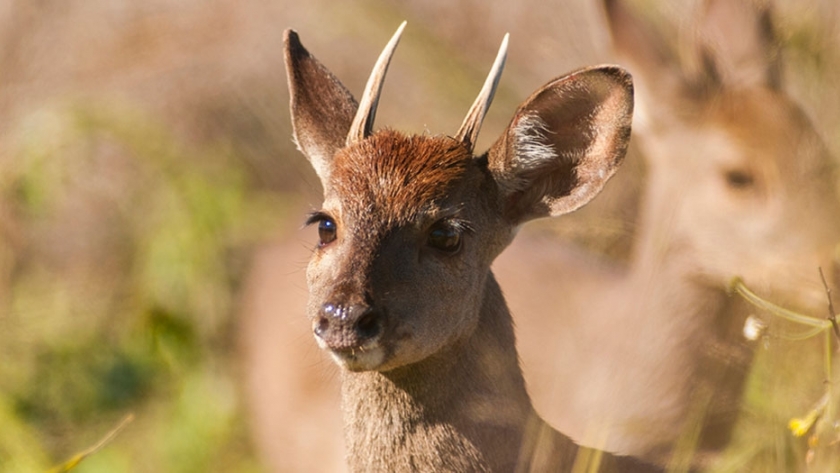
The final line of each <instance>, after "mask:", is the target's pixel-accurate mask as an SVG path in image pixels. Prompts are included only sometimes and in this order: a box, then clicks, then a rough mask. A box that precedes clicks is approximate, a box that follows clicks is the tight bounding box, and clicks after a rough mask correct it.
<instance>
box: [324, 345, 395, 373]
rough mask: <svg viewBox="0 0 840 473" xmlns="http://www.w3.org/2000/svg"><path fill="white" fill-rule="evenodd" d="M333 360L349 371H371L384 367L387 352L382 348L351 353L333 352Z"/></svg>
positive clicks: (331, 353)
mask: <svg viewBox="0 0 840 473" xmlns="http://www.w3.org/2000/svg"><path fill="white" fill-rule="evenodd" d="M330 355H331V356H332V358H333V360H335V362H336V363H337V364H338V365H339V366H341V367H342V368H344V369H346V370H348V371H371V370H375V369H377V368H378V367H380V366H382V363H383V362H384V361H385V352H384V351H383V350H382V348H381V347H378V346H377V347H371V348H365V349H359V350H354V351H352V352H350V353H348V352H341V353H336V352H333V351H331V352H330Z"/></svg>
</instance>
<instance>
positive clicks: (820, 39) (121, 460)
mask: <svg viewBox="0 0 840 473" xmlns="http://www.w3.org/2000/svg"><path fill="white" fill-rule="evenodd" d="M645 2H647V3H653V2H652V1H650V0H641V1H640V3H642V4H644V3H645ZM106 3H108V5H107V6H106V5H105V4H106ZM200 3H201V2H198V1H196V0H190V1H187V0H185V1H182V2H171V1H166V0H155V1H150V2H134V3H132V2H130V1H127V0H125V1H113V2H110V3H109V2H76V3H75V4H74V3H73V2H62V1H50V0H46V1H41V2H29V0H12V1H10V2H7V4H8V5H10V6H9V8H5V7H6V6H7V4H4V3H2V2H0V121H2V124H3V126H2V129H0V473H4V472H45V471H48V470H49V469H50V468H52V467H55V466H57V465H60V464H62V463H63V462H65V461H67V460H68V459H71V458H73V457H74V455H76V454H78V453H79V452H83V451H85V450H86V449H88V448H90V447H91V446H93V445H96V444H97V442H99V440H100V439H102V438H103V437H104V436H105V435H106V434H107V433H108V432H110V431H111V430H112V429H114V427H115V426H117V425H118V424H119V423H120V421H121V419H123V418H125V416H126V415H128V414H130V413H131V414H134V420H133V421H132V422H131V423H130V424H129V425H128V426H127V427H126V428H125V429H124V430H123V431H122V432H121V433H120V434H119V436H117V437H116V438H115V439H113V440H112V441H111V442H110V443H109V444H108V445H107V446H106V447H105V448H103V449H102V450H100V451H98V452H96V453H95V454H94V455H91V456H90V457H88V458H86V459H85V460H84V461H83V462H81V463H80V464H79V466H78V467H76V468H75V469H74V470H73V471H78V472H81V473H84V472H88V473H92V472H123V471H125V472H147V471H148V472H159V471H164V472H193V471H196V472H197V471H236V472H246V473H247V472H250V471H262V467H261V465H260V462H259V461H258V460H257V459H256V454H255V453H254V447H253V446H252V444H251V442H252V441H251V440H250V436H251V435H252V434H251V433H250V431H249V426H247V425H246V423H245V421H244V420H243V419H245V418H246V416H245V415H244V408H243V406H242V396H241V393H240V389H241V388H240V385H241V382H240V376H239V373H238V369H237V366H236V362H235V360H236V356H235V353H234V352H235V341H234V337H235V333H236V328H237V327H236V321H235V320H236V319H235V317H234V315H233V314H234V313H235V310H236V304H237V299H236V297H237V294H238V290H239V289H240V285H241V284H242V279H243V276H244V273H245V272H246V270H247V266H248V258H249V246H250V245H252V244H253V243H254V242H255V241H257V240H259V239H261V238H264V237H265V236H266V235H271V234H274V233H276V232H277V231H278V229H279V228H281V227H282V226H284V225H285V226H286V227H288V226H290V225H297V223H298V218H297V215H295V216H294V217H293V218H290V217H289V214H290V212H297V207H298V206H297V204H296V201H297V200H300V199H301V198H300V195H301V194H303V193H307V192H309V193H317V189H313V188H312V187H313V184H312V183H314V182H315V181H314V179H313V178H312V177H311V171H309V170H308V167H307V165H306V163H305V161H304V160H303V159H302V158H301V157H300V156H299V155H297V154H295V155H294V157H293V158H290V159H285V160H280V159H278V156H279V155H285V154H289V155H291V153H293V152H294V151H293V147H292V145H291V142H290V133H289V128H288V117H287V110H286V108H285V104H286V100H287V99H286V97H285V95H284V94H285V84H284V83H283V78H282V76H283V72H282V59H281V56H282V54H281V52H280V44H281V39H280V35H281V34H282V30H283V29H284V28H285V27H289V26H291V27H295V28H298V29H299V30H300V31H301V33H302V34H304V32H305V39H306V41H307V45H308V46H309V45H312V46H311V49H312V51H313V52H314V53H316V55H317V56H318V57H319V58H320V59H322V60H323V61H324V62H325V63H326V64H327V65H328V66H329V67H330V69H332V70H333V71H334V72H336V74H337V75H338V76H340V77H342V80H344V81H345V83H347V84H348V86H350V87H351V89H353V90H354V91H356V90H358V86H360V85H361V84H362V83H363V81H364V79H365V77H366V75H367V73H368V72H369V69H368V68H369V65H370V63H371V62H372V60H373V59H374V57H375V54H376V53H378V50H377V49H376V48H377V47H380V46H381V44H380V39H381V38H382V37H387V35H389V34H390V33H391V31H392V30H393V25H396V23H397V22H398V21H399V20H401V19H402V18H406V17H407V18H409V20H410V21H411V22H412V26H411V27H412V28H413V31H414V33H412V34H411V35H407V37H406V38H405V39H404V40H403V43H404V44H403V46H401V48H402V50H401V51H402V52H401V53H400V54H399V55H398V56H397V57H396V58H395V61H396V62H397V64H395V67H392V69H393V72H392V73H390V76H389V81H390V82H389V84H388V86H387V90H386V97H387V99H386V100H384V101H383V109H382V113H381V114H380V116H381V117H382V123H387V124H389V125H393V126H395V127H397V128H401V129H409V130H411V129H412V127H413V128H415V130H414V131H417V130H416V129H417V128H422V127H425V126H426V125H428V126H429V128H430V131H431V132H432V133H438V132H445V131H446V130H448V129H455V127H456V126H457V124H458V123H459V121H460V120H461V118H462V113H463V112H464V111H465V110H466V109H467V107H468V106H469V102H470V101H471V100H472V98H473V92H474V90H473V89H474V87H475V86H477V84H480V80H481V79H482V78H483V74H484V70H485V67H486V66H487V61H489V60H491V59H492V54H493V53H494V52H495V47H496V46H497V44H498V40H499V38H501V36H502V35H503V34H504V32H506V31H510V32H511V33H512V37H513V42H512V44H511V48H512V49H511V54H510V57H509V63H508V64H509V65H508V71H506V73H505V74H506V75H505V79H504V80H503V84H502V88H501V89H500V93H499V95H498V97H497V100H496V104H495V106H494V110H493V111H491V115H490V116H489V117H488V123H487V125H486V127H485V128H486V133H485V134H484V135H485V139H488V137H491V136H493V135H494V134H496V131H497V130H499V129H500V128H501V127H503V126H505V125H506V123H507V120H508V118H509V116H510V111H511V110H512V108H513V107H514V106H515V104H516V103H517V102H518V100H520V99H521V98H522V97H524V96H526V95H527V94H528V93H529V92H530V91H532V90H533V89H534V88H535V87H536V86H538V85H539V84H541V83H543V82H545V80H546V79H547V78H549V77H554V76H556V75H558V74H559V73H562V72H564V71H566V70H569V69H571V68H572V67H578V66H581V65H585V64H593V63H597V62H604V61H605V60H607V59H608V58H609V56H608V55H606V54H604V53H603V52H601V53H596V52H595V49H597V48H596V47H595V46H593V45H592V44H590V43H591V42H593V41H592V40H593V38H597V34H594V33H592V32H591V31H590V29H588V27H590V26H591V25H589V24H583V23H581V24H578V22H579V21H580V18H581V16H580V14H579V11H580V10H581V9H583V10H586V9H587V8H588V6H587V7H581V5H590V4H591V2H588V1H583V0H582V1H580V2H568V3H563V2H560V3H558V2H542V1H536V0H534V1H529V2H525V1H522V2H517V3H516V5H517V7H516V8H513V7H511V3H510V2H478V1H475V0H463V1H451V0H445V1H444V0H435V1H425V2H414V1H409V0H403V1H400V2H393V4H390V3H387V2H382V1H376V0H367V1H360V2H346V3H344V2H342V3H341V4H340V6H338V4H337V3H329V2H325V1H313V2H287V1H280V2H264V3H260V2H235V1H226V0H216V1H213V2H210V6H205V4H203V3H201V4H200ZM561 3H562V4H561ZM657 3H662V2H657ZM675 3H679V2H675ZM682 3H691V2H682ZM776 3H778V4H779V11H780V14H779V15H778V17H779V28H778V29H779V32H780V35H781V37H782V39H783V41H784V42H785V45H786V50H785V54H786V59H787V67H788V70H786V72H787V73H788V74H786V79H789V81H788V83H789V84H790V85H791V87H790V88H791V89H792V90H793V92H794V94H795V95H796V96H797V98H799V99H800V100H802V101H803V103H804V105H805V106H806V108H807V109H808V111H809V113H810V114H811V115H812V116H813V117H814V118H815V123H816V124H817V126H818V127H820V129H821V130H822V131H823V133H824V135H825V137H826V139H827V141H828V144H829V147H830V148H831V149H832V150H833V151H834V154H835V156H838V155H840V153H838V152H837V151H838V150H840V127H839V126H838V124H840V107H837V106H836V104H838V103H840V88H838V87H837V86H836V83H835V82H836V81H835V77H836V76H837V72H838V71H840V53H838V51H840V49H838V48H837V47H835V46H836V45H837V44H838V42H840V39H838V38H840V35H838V26H837V24H838V22H837V21H833V19H836V18H837V15H838V13H837V12H838V8H837V7H836V5H835V6H831V5H830V3H831V2H830V1H828V0H814V1H813V2H782V1H779V2H776ZM823 4H825V5H829V7H825V8H817V7H814V5H823ZM176 5H178V6H176ZM183 5H186V6H183ZM674 8H676V7H674ZM560 9H563V10H564V14H560V15H558V14H556V11H557V10H560ZM572 10H575V11H577V12H578V14H571V13H568V14H567V12H571V11H572ZM675 11H677V13H680V12H681V11H683V10H675ZM826 11H830V12H832V13H833V15H834V16H832V17H826V16H825V15H824V12H826ZM10 12H11V13H10ZM464 12H472V13H471V14H464ZM4 15H6V16H5V17H4ZM442 19H445V21H444V20H442ZM386 20H387V21H386ZM391 23H393V25H392V24H391ZM592 29H593V30H594V28H592ZM368 30H371V31H368ZM380 30H381V31H380ZM382 31H384V32H385V33H382V34H380V33H381V32H382ZM364 35H368V36H369V37H362V36H364ZM373 36H376V39H375V40H374V39H371V37H373ZM601 39H602V40H603V38H601ZM604 44H605V43H604ZM602 45H603V44H602ZM362 52H363V53H364V55H365V58H366V59H369V60H361V59H360V56H361V55H362ZM546 58H550V60H546ZM219 64H222V65H219ZM464 69H469V72H468V73H465V74H462V73H461V72H458V71H462V70H464ZM232 71H234V72H232ZM243 71H244V72H243ZM237 74H238V75H237ZM453 74H455V75H456V76H453ZM453 77H455V79H453ZM251 79H253V82H249V80H251ZM453 81H454V82H453ZM220 84H221V85H220ZM447 86H448V88H449V89H452V90H451V91H450V90H445V89H447ZM401 87H402V90H403V91H404V92H403V93H397V92H396V91H398V90H401ZM100 88H101V90H100ZM456 89H457V90H456ZM126 91H128V92H126ZM462 92H463V93H462ZM132 94H133V95H132ZM36 97H37V98H36ZM68 97H69V98H68ZM115 97H119V99H115ZM147 102H149V103H150V104H148V106H146V105H143V106H141V105H140V104H141V103H142V104H147ZM832 104H834V105H833V106H832ZM405 110H411V111H412V114H411V115H410V116H405V115H406V114H405V113H404V111H405ZM450 112H451V113H450ZM184 115H190V116H189V117H187V118H184ZM193 115H194V116H193ZM195 116H198V117H199V118H196V117H195ZM191 120H192V121H191ZM185 122H186V123H187V124H186V125H185V124H184V123H185ZM418 123H420V124H421V125H417V124H418ZM631 165H632V160H630V163H628V165H625V169H633V171H632V172H631V173H627V172H625V173H624V174H625V176H627V178H626V180H624V181H619V180H617V181H616V182H621V183H622V185H613V186H611V188H610V189H608V191H607V192H606V193H605V194H604V197H602V198H599V201H598V202H596V203H594V204H593V205H591V206H589V207H588V208H587V209H585V210H584V211H583V212H580V213H578V214H576V215H575V216H572V217H571V218H572V219H577V220H569V219H566V220H565V223H564V225H562V226H560V225H558V226H556V227H554V229H555V230H557V233H559V234H561V235H563V236H566V237H570V238H572V239H575V240H577V241H585V242H586V243H587V244H589V245H590V246H592V247H595V248H601V249H603V248H607V249H610V248H622V249H623V251H626V247H627V244H626V242H627V241H629V240H630V239H629V238H627V237H628V234H629V233H631V232H632V229H633V222H632V221H631V219H632V212H633V209H632V208H630V209H629V210H628V209H627V208H626V207H627V205H628V204H627V202H631V203H632V202H633V199H632V198H631V197H628V196H630V195H631V194H633V193H635V192H637V191H638V188H639V183H638V181H639V180H640V179H639V177H640V175H641V170H640V169H639V166H638V164H635V166H636V167H635V168H631V167H630V166H631ZM307 173H309V174H307ZM618 179H625V178H623V177H621V176H619V178H618ZM292 196H294V197H292ZM630 207H632V205H631V206H630ZM570 221H571V222H579V223H581V225H574V224H573V225H570V224H568V222H570ZM289 222H291V223H289ZM541 224H545V225H551V223H550V222H549V221H546V222H543V223H541ZM810 315H812V316H814V317H820V316H822V315H821V314H810ZM822 343H823V340H822V339H821V338H818V339H816V340H810V341H790V340H785V339H784V338H783V337H780V336H778V332H777V331H770V332H768V335H767V337H766V338H765V341H764V347H763V349H762V350H761V351H760V352H759V354H758V359H757V361H756V365H755V369H754V370H753V373H752V374H751V379H750V383H749V386H748V393H747V403H746V407H745V412H744V415H743V420H742V422H741V425H740V427H739V430H738V432H737V434H736V438H735V440H734V443H733V446H732V448H731V449H730V450H729V452H728V453H727V456H726V458H724V460H723V461H722V462H721V464H720V465H719V468H718V469H719V470H720V471H760V472H763V471H792V470H801V469H803V468H804V466H805V465H808V464H811V465H813V468H812V471H837V468H836V466H837V464H838V460H837V451H838V450H840V447H838V446H837V444H836V443H831V442H832V440H831V439H832V437H831V435H833V433H836V424H834V423H833V422H831V421H833V420H836V419H837V414H836V413H837V412H838V409H840V399H838V397H840V396H838V391H840V390H838V389H830V388H831V387H832V386H835V385H836V382H837V380H838V379H840V369H838V366H840V363H838V362H837V360H834V361H833V362H832V366H833V368H832V369H831V371H830V372H831V377H830V380H831V381H830V382H826V381H827V380H826V374H825V371H826V365H825V356H824V349H823V345H822ZM832 353H834V352H832ZM833 356H834V357H836V355H833ZM826 392H828V393H829V394H830V395H829V398H828V402H827V407H826V411H824V413H823V414H821V416H820V417H819V420H820V422H816V423H815V424H814V426H813V427H812V428H811V429H810V430H809V432H808V433H806V434H805V435H802V436H794V435H793V434H792V432H791V431H790V429H789V428H788V423H789V421H790V420H791V419H792V418H805V417H807V415H808V413H809V411H810V410H811V409H813V408H814V406H815V405H817V404H818V402H819V401H820V399H821V397H822V396H823V395H824V394H825V393H826ZM820 429H822V430H820ZM309 430H310V431H311V430H312V429H309ZM815 435H817V437H816V438H817V440H816V442H817V443H816V444H814V442H815V440H813V439H814V438H815ZM826 439H827V440H826ZM832 449H833V450H832ZM811 452H816V453H811ZM820 452H833V454H832V455H833V456H832V455H827V456H820V455H819V453H820ZM809 455H810V457H811V458H812V459H811V460H809ZM813 458H815V459H813ZM809 461H810V462H811V463H809Z"/></svg>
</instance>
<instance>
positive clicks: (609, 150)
mask: <svg viewBox="0 0 840 473" xmlns="http://www.w3.org/2000/svg"><path fill="white" fill-rule="evenodd" d="M632 115H633V82H632V79H631V77H630V74H628V73H627V72H626V71H625V70H623V69H621V68H619V67H615V66H601V67H596V68H588V69H583V70H580V71H577V72H574V73H572V74H569V75H567V76H565V77H561V78H559V79H555V80H554V81H552V82H549V83H548V84H546V85H545V86H544V87H542V88H541V89H540V90H538V91H537V92H535V93H534V94H533V95H532V96H531V97H530V98H529V99H528V100H526V101H525V103H523V104H522V105H521V106H520V107H519V109H518V110H517V111H516V114H515V115H514V117H513V120H512V121H511V123H510V125H509V126H508V128H507V130H506V131H505V133H504V134H503V135H502V136H501V137H500V138H499V139H498V140H497V141H496V143H494V144H493V146H492V147H491V148H490V151H489V154H488V167H489V168H490V171H491V173H492V174H493V176H494V179H495V180H496V183H497V184H498V186H499V189H500V191H501V194H502V199H503V205H504V206H505V208H504V214H505V216H506V218H508V219H509V220H510V221H511V222H512V223H515V224H516V223H521V222H524V221H526V220H529V219H532V218H537V217H543V216H548V215H552V216H556V215H561V214H565V213H568V212H571V211H573V210H575V209H577V208H578V207H580V206H582V205H584V204H585V203H587V202H589V201H590V200H591V199H592V198H593V197H594V196H595V195H597V194H598V192H600V191H601V189H602V188H603V186H604V184H605V183H606V182H607V180H609V178H610V177H612V175H613V174H614V173H615V171H616V170H617V169H618V166H619V165H620V164H621V161H622V160H623V159H624V154H625V153H626V151H627V143H628V140H629V138H630V123H631V121H632Z"/></svg>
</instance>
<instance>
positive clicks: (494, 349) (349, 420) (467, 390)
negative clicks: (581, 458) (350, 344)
mask: <svg viewBox="0 0 840 473" xmlns="http://www.w3.org/2000/svg"><path fill="white" fill-rule="evenodd" d="M484 292H485V294H484V297H483V303H482V308H481V315H480V320H479V323H478V326H477V328H476V330H475V331H474V332H473V333H472V334H471V335H470V336H468V337H467V338H466V339H465V340H462V341H460V342H459V343H457V344H455V345H454V346H453V347H451V348H450V349H449V350H447V351H445V352H442V353H439V354H436V355H433V356H432V357H429V358H427V359H425V360H423V361H421V362H418V363H415V364H412V365H409V366H405V367H400V368H397V369H394V370H391V371H387V372H375V371H374V372H362V373H351V372H344V373H343V380H342V381H343V382H342V404H343V406H342V407H343V411H344V421H345V437H346V441H347V443H348V448H349V463H350V466H351V469H352V470H353V471H444V470H446V471H465V472H466V471H514V470H515V468H516V465H517V464H520V465H521V461H522V460H521V458H520V457H524V458H526V459H527V458H530V457H529V455H528V454H526V453H523V452H525V451H526V449H524V448H523V445H525V444H526V443H527V444H533V443H534V442H531V441H529V440H528V439H529V438H534V437H535V436H536V437H540V436H542V441H546V440H547V441H550V442H552V443H553V444H554V447H555V449H556V447H557V446H558V445H562V447H564V448H566V449H567V450H569V451H570V452H571V453H572V454H573V453H574V450H575V447H574V446H573V445H572V444H571V441H570V440H568V439H567V438H565V437H557V436H558V435H559V434H557V433H556V432H554V431H550V432H548V431H547V430H550V429H546V426H545V424H544V423H543V422H542V420H541V419H539V417H537V416H536V414H535V413H534V410H533V408H532V406H531V402H530V399H529V397H528V394H527V392H526V390H525V383H524V380H523V377H522V372H521V370H520V368H519V361H518V358H517V353H516V350H515V348H514V347H515V340H514V332H513V323H512V320H511V316H510V312H509V311H508V309H507V307H506V305H505V303H504V299H503V298H502V294H501V291H500V289H499V286H498V284H497V283H496V281H495V279H494V278H493V275H492V274H489V273H488V280H487V283H486V284H485V291H484ZM542 447H544V445H541V448H542ZM572 458H573V457H572ZM568 464H569V465H571V461H569V462H568Z"/></svg>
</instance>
